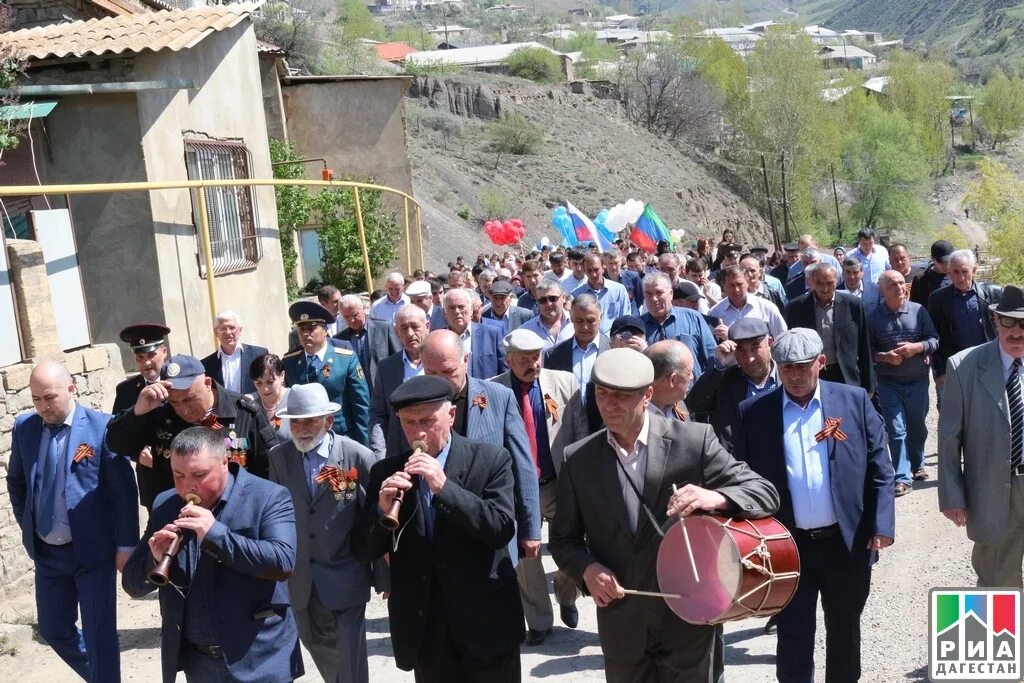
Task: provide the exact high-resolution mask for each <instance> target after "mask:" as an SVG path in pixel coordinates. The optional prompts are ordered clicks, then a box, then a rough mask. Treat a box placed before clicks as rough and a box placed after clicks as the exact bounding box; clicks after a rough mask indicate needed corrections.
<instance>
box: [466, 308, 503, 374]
mask: <svg viewBox="0 0 1024 683" xmlns="http://www.w3.org/2000/svg"><path fill="white" fill-rule="evenodd" d="M494 322H495V323H496V324H497V321H494ZM470 324H471V325H472V327H471V328H470V329H472V330H473V333H472V334H473V347H472V349H471V350H470V354H469V376H470V377H475V378H477V379H490V378H491V377H497V376H498V375H500V374H501V373H503V372H505V371H506V370H508V366H507V365H505V349H504V347H503V346H502V344H501V328H500V327H494V326H491V325H484V324H482V323H470Z"/></svg>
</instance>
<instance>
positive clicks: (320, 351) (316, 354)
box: [303, 340, 331, 360]
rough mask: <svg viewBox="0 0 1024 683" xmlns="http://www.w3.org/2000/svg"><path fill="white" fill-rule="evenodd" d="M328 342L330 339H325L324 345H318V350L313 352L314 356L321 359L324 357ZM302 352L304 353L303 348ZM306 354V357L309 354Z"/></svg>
mask: <svg viewBox="0 0 1024 683" xmlns="http://www.w3.org/2000/svg"><path fill="white" fill-rule="evenodd" d="M330 343H331V342H330V340H328V341H325V342H324V345H323V346H321V347H320V350H319V351H317V352H316V353H314V354H313V355H314V356H316V357H317V358H319V359H320V360H323V359H324V357H325V356H326V355H327V346H328V345H329V344H330ZM303 353H306V352H305V350H303ZM306 356H307V357H308V356H309V354H308V353H307V354H306Z"/></svg>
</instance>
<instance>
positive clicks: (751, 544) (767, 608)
mask: <svg viewBox="0 0 1024 683" xmlns="http://www.w3.org/2000/svg"><path fill="white" fill-rule="evenodd" d="M683 524H685V525H686V527H685V532H686V534H685V535H684V528H683ZM686 535H688V536H689V540H690V548H692V549H693V562H694V564H696V569H697V574H698V577H694V575H693V566H692V565H691V562H690V551H689V550H688V549H687V544H686V538H685V536H686ZM698 578H699V580H698ZM799 580H800V555H799V553H798V552H797V547H796V542H795V541H794V540H793V536H792V535H791V534H790V533H789V531H788V530H787V529H786V527H784V526H783V525H782V524H781V523H780V522H779V520H777V519H775V518H774V517H767V518H765V519H727V518H725V517H715V516H711V515H698V516H695V517H687V518H686V520H685V522H684V521H682V520H680V521H677V522H676V523H675V524H673V525H672V526H671V527H670V528H669V530H668V531H667V532H665V537H664V538H663V539H662V540H661V546H660V547H659V548H658V585H659V586H660V588H661V591H662V592H663V593H671V594H676V595H679V596H680V597H679V598H667V597H666V598H665V602H666V603H668V606H669V608H670V609H671V610H672V611H673V612H675V613H676V614H677V615H678V616H679V617H680V618H682V619H683V620H684V621H687V622H689V623H691V624H721V623H723V622H726V621H736V620H739V619H746V618H748V617H769V616H771V615H773V614H777V613H778V612H780V611H781V610H782V608H783V607H785V606H786V604H787V603H788V602H789V601H790V600H791V599H792V598H793V594H794V593H796V586H797V583H798V582H799Z"/></svg>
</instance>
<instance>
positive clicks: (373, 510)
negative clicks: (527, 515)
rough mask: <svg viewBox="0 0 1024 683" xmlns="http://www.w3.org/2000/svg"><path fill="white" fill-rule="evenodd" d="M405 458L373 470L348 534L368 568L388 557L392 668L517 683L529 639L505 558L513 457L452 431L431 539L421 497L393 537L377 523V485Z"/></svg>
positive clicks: (410, 498) (408, 505)
mask: <svg viewBox="0 0 1024 683" xmlns="http://www.w3.org/2000/svg"><path fill="white" fill-rule="evenodd" d="M409 455H410V454H409V453H408V452H406V453H404V454H402V455H399V456H395V457H391V458H387V459H385V460H382V461H380V462H378V463H377V464H376V465H374V466H373V469H372V470H371V472H370V484H369V487H368V489H367V499H366V504H365V505H364V506H363V510H362V514H361V515H360V517H359V521H358V523H357V525H356V528H355V529H354V530H353V533H352V554H353V555H354V556H355V557H356V558H358V559H360V560H362V561H363V562H369V561H371V560H376V559H378V558H380V557H381V556H383V555H384V553H390V554H391V597H390V598H389V600H388V614H389V616H390V620H391V643H392V646H393V647H394V653H395V663H396V664H397V665H398V668H400V669H402V670H404V671H409V670H412V669H415V670H416V672H417V680H424V681H454V680H488V681H490V680H493V681H518V680H519V643H520V642H521V641H522V639H523V636H524V635H525V634H524V628H523V609H522V605H521V604H520V601H519V586H518V584H517V581H516V572H515V566H514V563H513V561H512V559H511V558H510V557H509V554H508V550H507V546H508V543H509V542H510V541H512V540H513V539H514V538H515V533H516V532H515V515H514V512H513V509H514V508H513V499H514V497H515V486H514V478H513V475H512V458H511V456H510V455H509V453H508V451H507V450H505V449H504V448H500V447H497V446H494V445H492V444H486V443H480V442H476V441H468V440H466V439H464V438H462V437H461V436H459V435H458V434H455V433H452V435H451V446H450V449H449V452H448V459H447V462H446V463H445V468H444V471H445V476H446V478H447V481H446V482H445V485H444V486H443V487H442V488H441V490H440V491H438V492H437V493H436V494H434V495H433V502H432V503H431V506H430V511H429V514H431V515H432V516H433V525H432V526H433V533H432V535H428V532H427V521H426V519H425V514H427V511H426V510H424V508H423V504H422V501H423V500H424V498H423V497H422V496H421V494H420V493H419V492H418V489H413V490H412V491H410V492H409V493H407V494H406V496H405V499H404V502H403V503H402V507H401V512H400V514H399V523H400V524H401V527H400V528H401V532H400V533H392V532H390V531H388V530H386V529H384V528H383V527H382V526H381V525H380V517H381V513H380V511H379V510H378V508H377V499H378V496H379V494H380V487H381V483H382V482H383V481H384V480H385V479H387V478H388V477H389V476H391V474H393V473H394V472H396V471H397V470H399V469H401V468H402V467H404V465H405V463H406V461H407V460H408V458H409ZM396 542H397V547H395V545H394V544H395V543H396ZM460 655H461V656H460ZM420 676H422V678H420Z"/></svg>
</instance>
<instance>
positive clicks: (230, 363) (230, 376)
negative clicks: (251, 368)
mask: <svg viewBox="0 0 1024 683" xmlns="http://www.w3.org/2000/svg"><path fill="white" fill-rule="evenodd" d="M217 355H218V356H220V375H221V378H222V379H223V380H224V388H225V389H227V390H228V391H233V392H235V393H236V394H240V393H242V345H241V344H239V345H238V346H236V347H235V352H234V353H232V354H231V355H230V356H229V355H228V354H226V353H224V349H221V348H218V349H217Z"/></svg>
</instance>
